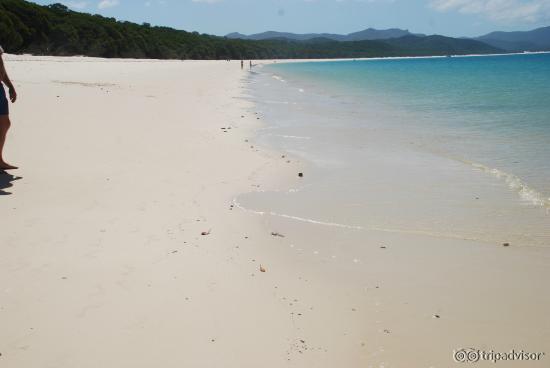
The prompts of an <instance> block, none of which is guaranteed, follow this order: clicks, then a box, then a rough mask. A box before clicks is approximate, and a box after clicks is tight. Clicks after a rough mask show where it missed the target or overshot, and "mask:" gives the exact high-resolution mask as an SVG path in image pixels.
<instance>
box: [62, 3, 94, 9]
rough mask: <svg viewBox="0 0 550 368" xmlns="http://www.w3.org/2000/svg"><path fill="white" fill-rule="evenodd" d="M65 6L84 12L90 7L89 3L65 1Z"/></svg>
mask: <svg viewBox="0 0 550 368" xmlns="http://www.w3.org/2000/svg"><path fill="white" fill-rule="evenodd" d="M62 3H63V4H64V5H67V6H68V7H69V8H71V9H77V10H82V9H86V8H87V7H88V2H87V1H63V2H62Z"/></svg>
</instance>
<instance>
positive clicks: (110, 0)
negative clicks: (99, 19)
mask: <svg viewBox="0 0 550 368" xmlns="http://www.w3.org/2000/svg"><path fill="white" fill-rule="evenodd" d="M118 4H119V1H118V0H101V1H100V2H99V4H97V7H98V8H99V9H106V8H112V7H113V6H117V5H118Z"/></svg>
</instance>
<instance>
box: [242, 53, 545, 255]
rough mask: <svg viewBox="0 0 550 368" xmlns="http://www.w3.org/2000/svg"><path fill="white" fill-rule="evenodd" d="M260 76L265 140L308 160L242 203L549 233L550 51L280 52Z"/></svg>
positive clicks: (299, 215) (497, 233) (536, 237)
mask: <svg viewBox="0 0 550 368" xmlns="http://www.w3.org/2000/svg"><path fill="white" fill-rule="evenodd" d="M250 82H251V89H252V91H253V95H254V96H255V101H256V105H257V108H258V111H259V112H260V113H261V114H263V115H264V116H265V119H266V121H267V124H266V127H265V129H263V130H262V132H261V133H260V136H259V140H260V141H261V143H263V144H266V145H269V146H271V147H274V148H276V149H279V150H281V151H285V152H288V153H289V154H290V155H294V156H295V157H298V158H300V159H302V160H304V161H305V162H307V163H309V164H310V166H309V172H308V173H307V176H306V180H304V183H303V185H302V186H301V187H299V188H293V189H294V190H291V191H289V192H284V193H283V192H278V193H250V194H248V195H244V196H242V197H241V199H240V201H241V202H242V205H243V206H244V207H246V208H249V209H252V210H257V211H262V212H267V213H272V214H273V215H282V216H285V217H287V218H294V219H296V220H297V221H309V222H312V221H313V222H317V223H319V224H326V225H327V226H341V227H352V228H361V229H373V230H380V231H392V232H405V233H419V234H429V235H433V236H441V237H452V238H463V239H476V240H482V241H487V242H515V243H517V244H521V245H538V246H545V245H548V246H550V214H549V210H550V54H523V55H508V56H486V57H452V58H425V59H383V60H361V61H360V60H357V61H335V62H306V63H287V64H274V65H269V66H266V67H263V68H257V70H256V71H255V73H254V74H253V77H252V78H251V80H250Z"/></svg>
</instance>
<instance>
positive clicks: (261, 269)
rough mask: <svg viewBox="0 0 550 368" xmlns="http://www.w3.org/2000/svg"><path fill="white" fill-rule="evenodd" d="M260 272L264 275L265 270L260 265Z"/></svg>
mask: <svg viewBox="0 0 550 368" xmlns="http://www.w3.org/2000/svg"><path fill="white" fill-rule="evenodd" d="M260 272H263V273H265V272H267V270H266V269H265V268H264V266H262V265H260Z"/></svg>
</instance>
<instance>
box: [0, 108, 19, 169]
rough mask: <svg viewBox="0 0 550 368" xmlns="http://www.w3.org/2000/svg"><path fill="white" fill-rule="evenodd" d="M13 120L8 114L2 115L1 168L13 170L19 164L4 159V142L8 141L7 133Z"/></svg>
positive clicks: (0, 135) (0, 117)
mask: <svg viewBox="0 0 550 368" xmlns="http://www.w3.org/2000/svg"><path fill="white" fill-rule="evenodd" d="M10 125H11V122H10V117H9V116H8V115H0V170H13V169H17V166H13V165H10V164H8V163H7V162H6V161H4V155H3V153H4V143H6V135H7V134H8V129H9V128H10Z"/></svg>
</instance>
